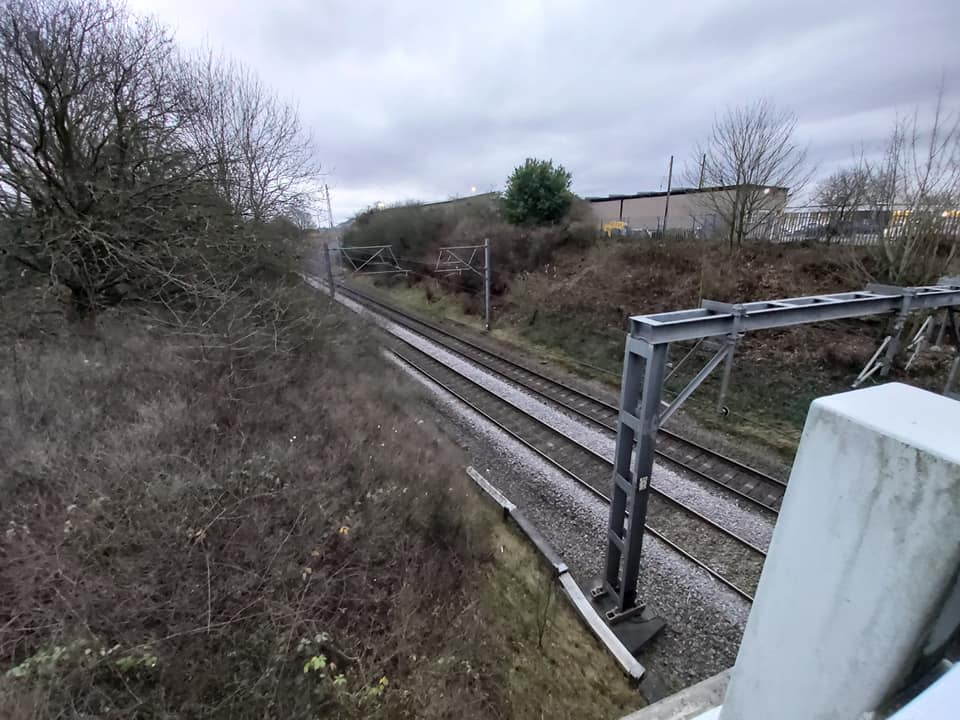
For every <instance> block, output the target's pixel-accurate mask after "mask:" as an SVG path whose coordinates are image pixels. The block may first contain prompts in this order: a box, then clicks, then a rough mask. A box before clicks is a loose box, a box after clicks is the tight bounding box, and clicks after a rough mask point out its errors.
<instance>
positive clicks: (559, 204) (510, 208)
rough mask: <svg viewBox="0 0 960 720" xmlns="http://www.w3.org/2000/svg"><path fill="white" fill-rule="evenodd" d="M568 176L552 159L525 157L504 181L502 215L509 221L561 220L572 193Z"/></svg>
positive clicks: (519, 222) (538, 221)
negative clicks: (505, 182)
mask: <svg viewBox="0 0 960 720" xmlns="http://www.w3.org/2000/svg"><path fill="white" fill-rule="evenodd" d="M570 180H571V176H570V173H568V172H567V170H566V168H564V167H563V165H559V164H558V165H554V164H553V160H535V159H534V158H527V159H526V161H525V162H524V163H523V165H520V166H519V167H517V168H515V169H514V171H513V174H512V175H510V179H509V180H507V190H506V192H505V193H504V194H503V212H504V216H505V217H506V218H507V220H509V221H510V222H512V223H514V224H516V225H520V224H524V223H553V222H557V221H558V220H560V219H561V218H563V216H564V214H566V212H567V209H568V208H569V207H570V203H571V201H572V200H573V193H572V192H570Z"/></svg>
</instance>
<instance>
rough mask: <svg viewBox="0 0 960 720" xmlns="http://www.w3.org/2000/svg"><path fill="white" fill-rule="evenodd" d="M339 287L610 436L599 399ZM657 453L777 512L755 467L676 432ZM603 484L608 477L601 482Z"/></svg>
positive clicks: (769, 483)
mask: <svg viewBox="0 0 960 720" xmlns="http://www.w3.org/2000/svg"><path fill="white" fill-rule="evenodd" d="M339 288H340V289H341V290H342V291H345V292H346V293H347V295H349V296H352V297H353V298H354V299H355V300H356V301H357V302H360V303H361V304H365V305H372V306H375V307H376V309H377V312H379V313H381V314H384V315H386V316H387V317H388V318H389V319H390V320H392V321H393V322H396V323H397V324H399V325H401V326H403V327H406V328H408V329H409V330H411V331H413V332H415V333H417V334H419V335H423V336H424V337H426V338H427V339H429V340H431V341H432V342H435V343H437V344H438V345H441V346H443V347H444V348H445V349H447V350H449V351H451V352H453V353H455V354H457V355H459V356H461V357H463V358H464V359H466V360H468V361H470V362H471V363H474V364H475V365H479V366H481V367H483V368H485V369H486V370H488V371H490V372H492V373H494V374H495V375H499V376H500V377H502V378H503V379H505V380H507V381H509V382H512V383H515V384H517V385H520V386H522V387H524V388H526V389H527V390H529V391H531V392H533V393H534V394H536V395H540V396H542V397H544V398H546V399H547V400H549V401H550V402H552V403H554V404H556V405H558V406H560V407H562V408H563V409H565V410H567V411H568V412H570V413H572V414H575V415H577V416H578V417H580V418H583V419H584V420H586V421H588V422H589V423H591V424H592V425H595V426H596V427H598V428H599V429H600V430H601V431H603V432H605V433H608V434H609V435H610V436H612V437H615V436H616V430H617V427H616V421H617V417H618V415H619V409H618V408H617V406H616V405H613V404H612V403H609V402H607V401H605V400H603V399H602V398H599V397H596V396H594V395H591V394H589V393H586V392H583V391H582V390H578V389H576V388H572V387H570V386H568V385H566V384H564V383H562V382H560V381H558V380H556V379H554V378H551V377H549V376H547V375H545V374H543V373H541V372H539V371H537V370H534V369H533V368H530V367H528V366H526V365H523V364H521V363H518V362H516V361H514V360H511V359H509V358H506V357H504V356H502V355H500V354H498V353H496V352H494V351H492V350H490V349H488V348H485V347H482V346H480V345H478V344H476V343H475V342H472V341H470V340H468V339H466V338H464V337H462V336H460V335H457V334H454V333H452V332H450V331H449V330H447V329H445V328H441V327H439V326H437V325H436V324H434V323H431V322H429V321H427V320H425V319H423V318H419V317H415V316H413V315H410V314H408V313H406V312H403V311H402V310H400V309H398V308H396V307H394V306H392V305H389V304H387V303H384V302H383V301H382V300H379V299H378V298H375V297H372V296H370V295H368V294H367V293H364V292H361V291H359V290H357V289H355V288H353V287H349V286H344V285H340V286H339ZM657 454H658V455H659V456H660V457H661V458H663V459H664V460H667V461H668V462H669V463H672V464H674V465H676V466H678V467H680V468H682V469H683V470H685V471H687V472H690V473H693V474H694V475H696V476H697V477H699V478H702V479H704V480H706V481H708V482H710V483H713V484H715V485H716V486H719V487H720V488H722V489H723V490H724V491H725V492H727V493H730V494H732V495H733V496H735V497H738V498H740V499H742V500H744V501H746V502H747V503H749V504H750V505H752V506H754V507H756V508H758V509H760V510H761V511H762V512H764V513H767V514H768V515H770V516H772V517H774V518H775V517H776V514H777V513H778V512H779V510H780V505H781V503H782V501H783V494H784V491H785V490H786V483H785V482H784V481H783V480H780V479H779V478H775V477H772V476H770V475H768V474H766V473H764V472H762V471H760V470H757V469H756V468H752V467H750V466H748V465H746V464H744V463H742V462H739V461H738V460H735V459H733V458H730V457H728V456H726V455H724V454H722V453H719V452H717V451H715V450H711V449H710V448H707V447H704V446H703V445H700V444H699V443H696V442H693V441H692V440H689V439H687V438H684V437H683V436H681V435H678V434H677V433H674V432H671V431H670V430H666V429H663V428H661V430H660V434H659V437H658V441H657ZM607 481H608V482H609V477H608V478H607Z"/></svg>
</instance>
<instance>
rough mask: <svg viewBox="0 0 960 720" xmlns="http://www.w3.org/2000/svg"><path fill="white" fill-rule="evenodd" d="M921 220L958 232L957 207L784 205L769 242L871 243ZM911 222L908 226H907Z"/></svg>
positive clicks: (935, 230)
mask: <svg viewBox="0 0 960 720" xmlns="http://www.w3.org/2000/svg"><path fill="white" fill-rule="evenodd" d="M917 223H922V228H923V231H924V232H928V233H932V234H938V235H943V236H950V237H957V236H960V210H947V211H943V210H937V211H930V212H929V213H923V214H919V213H917V212H915V211H912V210H910V209H908V208H890V209H882V210H881V209H856V210H846V211H843V212H839V211H837V210H831V209H825V208H818V207H803V208H794V209H788V210H787V211H786V212H784V213H783V214H782V215H780V216H779V218H778V219H777V222H776V223H774V225H773V227H772V229H771V232H770V235H769V237H768V239H769V240H771V241H773V242H784V243H786V242H804V241H817V242H825V243H837V244H843V245H874V244H877V243H879V242H880V240H881V239H883V238H896V237H899V236H901V235H904V234H906V233H907V232H910V231H912V230H913V229H914V228H915V227H917ZM911 226H912V227H911Z"/></svg>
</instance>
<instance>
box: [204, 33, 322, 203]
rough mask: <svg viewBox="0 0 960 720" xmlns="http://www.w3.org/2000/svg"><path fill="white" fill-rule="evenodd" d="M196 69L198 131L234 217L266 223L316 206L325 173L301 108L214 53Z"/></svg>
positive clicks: (217, 181) (215, 179)
mask: <svg viewBox="0 0 960 720" xmlns="http://www.w3.org/2000/svg"><path fill="white" fill-rule="evenodd" d="M191 66H192V67H191V70H190V72H189V78H190V82H189V87H188V88H186V90H185V96H187V97H190V98H192V112H191V120H190V128H191V132H192V134H193V137H194V141H195V143H196V148H197V151H198V152H199V153H200V154H201V155H202V156H203V157H204V158H205V160H206V161H207V163H208V165H209V167H210V170H211V179H212V180H213V181H214V182H215V184H216V186H217V189H218V191H219V193H220V194H221V195H222V196H223V197H224V198H225V199H226V200H227V201H228V202H229V203H230V205H231V206H232V207H233V209H234V211H235V212H236V213H237V214H238V215H240V216H242V217H244V218H248V219H251V220H255V221H258V222H266V221H268V220H270V219H271V218H273V217H276V216H278V215H288V216H292V215H293V214H294V213H295V212H296V211H299V210H302V209H303V208H304V207H306V206H307V205H309V203H310V201H311V193H312V192H313V191H314V189H315V183H316V180H317V178H318V175H319V166H318V164H317V163H316V161H315V159H314V151H313V145H312V140H311V138H310V136H309V134H308V133H307V132H306V130H305V129H304V128H303V126H302V125H301V123H300V119H299V116H298V114H297V111H296V108H294V107H293V106H292V105H290V104H288V103H285V102H283V101H282V100H280V98H279V97H277V95H276V94H275V93H273V92H271V91H269V90H268V89H267V88H266V87H265V86H264V85H263V83H262V82H261V81H260V79H259V78H258V77H257V76H256V75H255V74H254V73H252V72H251V71H250V70H248V69H247V68H245V67H243V66H242V65H241V64H239V63H237V62H235V61H231V60H225V59H223V58H218V57H215V56H214V55H213V54H212V53H209V52H208V53H206V54H204V55H201V56H199V57H197V58H195V59H194V60H193V61H192V63H191Z"/></svg>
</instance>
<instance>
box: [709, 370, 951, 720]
mask: <svg viewBox="0 0 960 720" xmlns="http://www.w3.org/2000/svg"><path fill="white" fill-rule="evenodd" d="M958 566H960V403H958V402H956V401H955V400H950V399H947V398H944V397H942V396H939V395H934V394H933V393H928V392H925V391H923V390H918V389H916V388H912V387H908V386H906V385H900V384H896V383H891V384H888V385H882V386H879V387H874V388H870V389H867V390H858V391H855V392H849V393H843V394H840V395H833V396H830V397H826V398H820V399H818V400H816V401H815V402H814V403H813V404H812V406H811V409H810V413H809V415H808V416H807V422H806V426H805V427H804V431H803V438H802V440H801V444H800V450H799V452H798V454H797V459H796V462H795V463H794V466H793V472H792V473H791V476H790V484H789V487H788V489H787V493H786V496H785V498H784V503H783V509H782V511H781V513H780V518H779V521H778V523H777V527H776V530H775V531H774V535H773V541H772V543H771V546H770V552H769V555H768V559H767V563H766V566H765V568H764V570H763V575H762V577H761V580H760V585H759V588H758V590H757V594H756V600H755V602H754V605H753V609H752V611H751V614H750V618H749V620H748V622H747V629H746V632H745V634H744V639H743V643H742V645H741V647H740V653H739V655H738V657H737V663H736V665H735V668H734V671H733V674H732V676H731V680H730V687H729V688H728V691H727V695H726V699H725V701H724V707H723V710H722V712H721V714H720V717H721V718H722V719H723V720H769V718H778V719H779V720H833V719H834V718H836V719H837V720H840V719H841V718H842V719H844V720H847V719H849V718H858V717H860V716H861V715H862V714H863V713H864V712H867V711H871V710H874V709H876V708H877V707H878V706H879V705H880V704H881V702H882V701H883V699H884V698H885V697H886V696H887V694H888V693H889V692H890V690H891V689H893V688H895V687H896V686H897V685H898V684H899V683H900V681H901V679H902V677H903V676H904V674H905V673H906V672H907V671H908V670H909V669H910V667H911V666H912V663H913V661H914V659H915V658H916V656H917V652H918V645H919V643H920V642H921V641H922V638H923V636H924V633H925V631H926V629H927V628H928V626H929V625H930V623H931V621H932V619H933V617H934V616H935V614H936V613H937V611H938V609H939V606H940V605H941V604H942V603H943V600H944V596H945V593H946V592H947V590H948V589H949V588H950V587H951V586H952V583H953V579H954V577H955V573H956V570H957V568H958Z"/></svg>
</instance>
